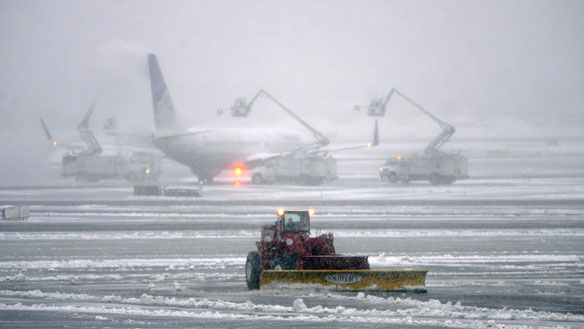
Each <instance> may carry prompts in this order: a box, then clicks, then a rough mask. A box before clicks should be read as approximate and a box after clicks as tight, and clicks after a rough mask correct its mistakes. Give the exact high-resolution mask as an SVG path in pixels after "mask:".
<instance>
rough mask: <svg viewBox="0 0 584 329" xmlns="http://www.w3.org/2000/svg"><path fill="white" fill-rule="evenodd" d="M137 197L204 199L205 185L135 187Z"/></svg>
mask: <svg viewBox="0 0 584 329" xmlns="http://www.w3.org/2000/svg"><path fill="white" fill-rule="evenodd" d="M134 195H135V196H167V197H202V196H203V185H201V184H197V186H184V185H177V186H164V185H134Z"/></svg>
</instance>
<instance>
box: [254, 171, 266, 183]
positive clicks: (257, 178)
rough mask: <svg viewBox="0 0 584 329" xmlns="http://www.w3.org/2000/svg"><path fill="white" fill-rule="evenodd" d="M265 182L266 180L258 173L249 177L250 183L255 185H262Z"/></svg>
mask: <svg viewBox="0 0 584 329" xmlns="http://www.w3.org/2000/svg"><path fill="white" fill-rule="evenodd" d="M265 181H266V180H265V179H264V176H262V174H260V173H256V174H253V176H252V177H251V182H252V183H254V184H256V185H260V184H263V183H264V182H265Z"/></svg>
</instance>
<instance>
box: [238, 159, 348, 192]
mask: <svg viewBox="0 0 584 329" xmlns="http://www.w3.org/2000/svg"><path fill="white" fill-rule="evenodd" d="M248 163H249V162H248ZM251 167H252V168H253V169H251V180H252V183H253V184H273V183H274V182H292V183H297V184H301V185H320V184H322V183H324V182H325V181H332V180H335V179H338V176H337V160H336V159H335V158H334V157H332V156H331V155H328V154H318V153H306V152H302V153H291V154H285V155H281V156H277V157H272V158H268V159H260V160H258V161H255V162H252V166H251Z"/></svg>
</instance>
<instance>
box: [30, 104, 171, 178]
mask: <svg viewBox="0 0 584 329" xmlns="http://www.w3.org/2000/svg"><path fill="white" fill-rule="evenodd" d="M93 108H94V105H92V106H90V108H89V110H88V111H87V112H86V113H85V116H84V117H83V120H81V122H80V123H79V125H77V131H78V132H79V135H80V136H81V139H82V140H83V142H85V145H86V146H85V148H82V149H81V151H71V152H69V153H67V154H65V155H64V156H63V159H62V168H61V176H63V177H75V179H76V180H77V181H85V182H96V181H98V180H100V179H126V180H127V181H129V182H146V181H156V180H158V178H159V176H160V175H161V173H162V165H161V161H160V157H159V156H157V155H155V154H152V153H148V152H134V153H133V154H132V155H122V154H116V155H104V154H102V151H103V149H102V147H101V145H100V144H99V142H98V140H97V138H95V135H94V134H93V132H92V131H91V129H89V118H90V116H91V113H92V112H93ZM41 124H42V126H43V129H44V131H45V134H46V136H47V138H48V139H49V141H50V142H51V144H53V145H54V146H58V145H59V143H57V141H56V140H55V139H54V138H53V136H52V135H51V133H50V131H49V129H48V127H47V125H46V124H45V122H44V120H43V119H42V118H41Z"/></svg>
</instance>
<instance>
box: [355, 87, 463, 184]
mask: <svg viewBox="0 0 584 329" xmlns="http://www.w3.org/2000/svg"><path fill="white" fill-rule="evenodd" d="M393 95H398V96H401V97H403V98H404V99H405V100H406V101H408V102H409V103H410V104H412V105H413V106H414V107H415V108H417V109H418V110H420V111H421V112H422V113H424V114H425V115H426V116H428V117H429V118H430V119H432V120H433V121H434V122H436V123H437V124H438V126H440V128H441V129H442V131H441V132H440V134H439V135H438V136H436V138H434V139H433V140H432V141H431V142H430V143H429V144H428V145H427V146H426V148H425V149H424V153H423V154H421V155H418V154H417V153H414V154H412V155H410V156H396V157H394V158H392V159H389V160H387V162H386V163H385V164H384V165H383V166H382V167H381V168H379V177H380V178H381V179H387V180H388V181H389V182H390V183H396V182H397V181H401V182H402V183H407V182H409V181H411V180H428V181H430V183H432V184H434V185H438V184H452V183H453V182H454V181H456V180H458V179H464V178H468V161H467V159H466V158H465V157H463V156H462V155H461V154H459V153H448V152H444V151H441V150H440V148H441V147H442V145H444V144H445V143H446V142H448V140H450V137H452V135H453V134H454V133H455V132H456V129H455V128H454V127H453V126H452V125H450V124H449V123H447V122H445V121H442V120H440V119H439V118H438V117H436V116H435V115H433V114H432V113H431V112H430V111H428V110H426V109H425V108H423V107H422V106H421V105H419V104H418V103H416V102H414V101H413V100H412V99H410V98H409V97H407V96H406V95H404V94H403V93H401V92H400V91H399V90H397V89H396V88H392V89H391V90H390V92H389V93H388V94H387V96H386V97H385V99H381V98H375V99H373V100H372V101H371V103H370V104H369V106H366V107H365V106H358V105H357V106H355V110H356V111H359V110H360V109H361V108H364V107H365V108H367V114H368V115H369V116H384V115H385V112H386V110H387V104H388V103H389V100H390V99H391V97H392V96H393Z"/></svg>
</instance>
